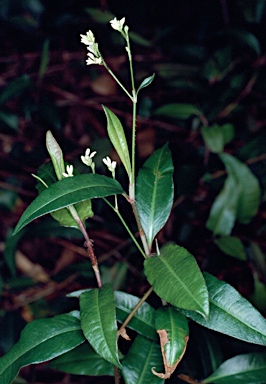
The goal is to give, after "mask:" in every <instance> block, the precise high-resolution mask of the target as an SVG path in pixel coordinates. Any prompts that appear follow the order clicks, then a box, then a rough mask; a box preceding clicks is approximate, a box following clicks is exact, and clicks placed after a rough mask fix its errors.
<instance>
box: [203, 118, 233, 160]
mask: <svg viewBox="0 0 266 384" xmlns="http://www.w3.org/2000/svg"><path fill="white" fill-rule="evenodd" d="M201 134H202V136H203V139H204V141H205V144H206V146H207V147H208V148H209V150H210V151H211V152H213V153H221V152H222V151H223V149H224V146H225V144H227V143H229V142H230V141H231V140H232V138H233V137H234V126H233V125H232V124H224V125H218V124H214V125H212V126H210V127H202V129H201Z"/></svg>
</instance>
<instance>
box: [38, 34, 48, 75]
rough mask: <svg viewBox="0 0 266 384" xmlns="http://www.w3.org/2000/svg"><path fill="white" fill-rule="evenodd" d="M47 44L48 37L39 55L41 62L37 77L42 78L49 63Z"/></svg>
mask: <svg viewBox="0 0 266 384" xmlns="http://www.w3.org/2000/svg"><path fill="white" fill-rule="evenodd" d="M49 45H50V41H49V40H48V39H46V40H45V41H44V43H43V46H42V55H41V63H40V68H39V73H38V75H39V79H42V78H43V76H44V75H45V73H46V71H47V68H48V64H49V59H50V57H49Z"/></svg>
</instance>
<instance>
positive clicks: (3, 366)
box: [0, 314, 85, 384]
mask: <svg viewBox="0 0 266 384" xmlns="http://www.w3.org/2000/svg"><path fill="white" fill-rule="evenodd" d="M84 340H85V339H84V336H83V334H82V331H81V328H80V321H79V320H78V319H77V318H75V317H74V316H72V315H71V314H67V315H59V316H56V317H54V318H51V319H41V320H35V321H33V322H32V323H30V324H28V325H27V326H26V327H25V329H24V330H23V331H22V333H21V337H20V340H19V341H18V342H17V343H16V344H15V345H14V346H13V348H12V349H11V350H10V351H9V352H8V353H7V354H6V355H4V356H3V357H2V358H1V359H0V384H10V383H11V382H12V381H13V380H14V378H15V377H16V375H17V373H18V371H19V370H20V368H22V367H25V366H26V365H30V364H37V363H42V362H44V361H48V360H51V359H53V358H55V357H57V356H59V355H62V354H63V353H65V352H67V351H69V350H71V349H73V348H75V347H76V346H77V345H79V344H81V343H83V342H84Z"/></svg>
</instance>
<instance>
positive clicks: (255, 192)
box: [220, 153, 261, 224]
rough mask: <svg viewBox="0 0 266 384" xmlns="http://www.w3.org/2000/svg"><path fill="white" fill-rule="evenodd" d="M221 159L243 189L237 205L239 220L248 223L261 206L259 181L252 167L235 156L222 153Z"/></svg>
mask: <svg viewBox="0 0 266 384" xmlns="http://www.w3.org/2000/svg"><path fill="white" fill-rule="evenodd" d="M220 159H221V160H222V161H223V163H224V165H225V167H226V170H227V172H228V174H231V175H233V176H234V178H235V180H236V181H237V184H238V188H240V190H241V192H240V195H239V199H238V205H237V220H238V221H239V222H240V223H243V224H248V223H249V222H250V220H251V219H252V217H253V216H255V215H256V213H257V211H258V208H259V204H260V196H261V192H260V185H259V181H258V179H257V178H256V177H255V176H254V174H253V173H252V172H251V171H250V169H249V168H248V167H247V166H246V165H245V164H244V163H242V162H241V161H239V160H238V159H237V158H235V157H234V156H231V155H229V154H227V153H222V154H220Z"/></svg>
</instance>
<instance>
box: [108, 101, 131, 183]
mask: <svg viewBox="0 0 266 384" xmlns="http://www.w3.org/2000/svg"><path fill="white" fill-rule="evenodd" d="M103 110H104V112H105V115H106V118H107V132H108V136H109V138H110V140H111V143H112V144H113V146H114V148H115V150H116V152H117V154H118V156H119V157H120V159H121V161H122V163H123V165H124V167H125V169H126V171H127V174H128V177H130V175H131V163H130V157H129V152H128V146H127V140H126V136H125V132H124V128H123V126H122V124H121V122H120V120H119V119H118V117H117V116H116V115H115V114H114V112H112V111H111V110H110V109H108V108H107V107H105V106H103Z"/></svg>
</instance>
